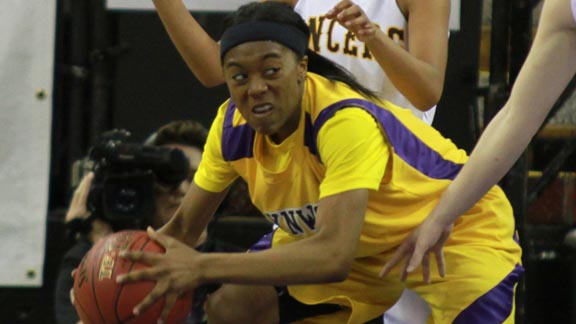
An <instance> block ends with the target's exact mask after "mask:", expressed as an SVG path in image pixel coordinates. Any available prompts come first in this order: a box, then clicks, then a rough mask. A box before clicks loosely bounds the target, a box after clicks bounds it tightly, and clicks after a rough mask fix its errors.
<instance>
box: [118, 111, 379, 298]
mask: <svg viewBox="0 0 576 324" xmlns="http://www.w3.org/2000/svg"><path fill="white" fill-rule="evenodd" d="M346 110H347V109H346ZM363 113H364V112H363ZM364 114H366V113H364ZM355 118H356V117H354V118H352V119H342V120H340V121H338V124H337V125H333V124H332V125H330V123H331V122H332V121H329V122H327V123H326V125H325V126H324V127H327V128H324V127H323V129H322V130H321V131H320V134H319V140H318V141H319V145H318V148H319V151H320V152H321V155H322V159H323V161H324V163H325V164H326V166H327V173H326V178H325V181H327V183H324V182H325V181H324V182H323V183H322V185H321V198H320V200H319V202H318V209H317V216H316V232H315V233H314V234H312V235H310V236H309V237H307V238H304V239H302V240H300V241H297V242H294V243H291V244H285V245H281V246H278V247H274V248H272V249H269V250H265V251H260V252H254V253H205V254H201V253H195V252H194V251H191V250H190V249H189V248H187V247H186V246H185V245H183V244H182V243H180V242H178V241H176V240H174V239H173V238H170V237H166V236H163V235H158V234H154V233H152V234H151V236H152V237H153V238H154V239H156V240H158V241H159V242H160V243H161V244H162V245H164V246H165V247H166V249H167V252H166V254H165V255H153V254H141V253H137V252H132V253H130V258H131V259H133V260H135V261H141V262H145V263H147V264H149V265H153V266H154V267H152V268H148V269H146V270H142V271H139V272H133V273H131V274H128V275H127V276H125V277H123V279H122V281H134V280H150V279H151V280H157V284H156V288H155V291H154V292H153V293H152V294H151V295H150V296H148V297H147V298H146V299H145V301H144V302H143V303H142V304H141V305H140V306H139V307H146V306H148V305H150V304H151V303H153V302H154V301H155V300H156V299H158V298H160V297H161V296H163V295H166V294H168V295H174V294H179V293H181V292H183V291H187V290H190V289H194V288H195V287H197V286H198V285H200V284H203V283H210V282H220V283H235V284H258V285H286V284H306V283H327V282H334V281H341V280H344V279H345V278H346V276H347V275H348V272H349V270H350V266H351V264H352V261H353V259H354V255H355V252H356V248H357V244H358V240H359V237H360V233H361V231H362V227H363V225H364V214H365V212H366V207H367V203H368V194H369V190H375V189H377V188H378V186H379V184H380V179H381V177H382V176H383V174H384V170H385V166H386V163H387V162H386V161H387V159H385V158H382V156H385V153H386V152H385V147H384V145H383V144H382V143H383V138H382V136H381V133H380V130H379V129H378V127H377V126H376V123H375V121H374V120H373V119H372V117H370V116H363V117H362V118H361V119H360V121H358V119H355ZM333 119H335V118H333ZM367 123H368V124H367ZM366 130H368V131H366ZM344 134H346V135H344ZM323 138H330V140H326V141H324V140H323ZM335 143H337V144H335ZM367 156H369V158H366V157H367ZM375 157H378V158H375ZM340 166H342V167H340ZM351 171H352V172H351ZM351 174H353V175H354V176H351ZM367 174H369V175H371V176H368V178H369V179H368V180H367V179H366V178H367ZM342 175H344V176H348V177H347V178H346V179H345V180H338V179H339V178H340V177H341V176H342ZM348 180H351V181H348Z"/></svg>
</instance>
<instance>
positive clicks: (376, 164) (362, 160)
mask: <svg viewBox="0 0 576 324" xmlns="http://www.w3.org/2000/svg"><path fill="white" fill-rule="evenodd" d="M317 144H318V150H319V153H320V156H321V158H322V162H323V163H324V165H325V166H326V175H325V178H324V180H323V181H322V183H321V184H320V198H323V197H326V196H330V195H334V194H337V193H341V192H344V191H348V190H353V189H371V190H378V188H379V187H380V183H381V181H382V177H383V176H384V172H385V170H386V166H387V164H388V162H389V159H390V148H389V145H388V143H387V141H386V139H385V136H384V134H383V132H382V131H381V130H380V128H379V126H378V124H377V122H376V120H375V119H374V118H373V117H372V115H370V114H369V113H368V112H366V111H364V110H363V109H361V108H345V109H341V110H339V111H338V112H336V113H335V114H334V116H333V117H332V118H330V119H329V120H328V121H327V122H326V123H325V124H324V125H323V126H322V128H321V129H320V132H319V133H318V139H317Z"/></svg>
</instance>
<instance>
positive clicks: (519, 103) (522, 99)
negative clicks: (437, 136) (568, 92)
mask: <svg viewBox="0 0 576 324" xmlns="http://www.w3.org/2000/svg"><path fill="white" fill-rule="evenodd" d="M574 57H576V23H575V22H574V18H573V17H572V11H571V9H570V1H569V0H549V1H546V2H545V3H544V7H543V9H542V14H541V19H540V23H539V27H538V32H537V34H536V38H535V40H534V43H533V45H532V48H531V50H530V52H529V54H528V57H527V59H526V61H525V63H524V65H523V66H522V69H521V70H520V73H519V74H518V78H517V79H516V82H515V84H514V86H513V88H512V92H511V94H510V98H509V99H508V101H507V103H506V104H505V106H504V107H503V108H502V109H501V110H500V111H499V112H498V114H496V116H495V117H494V119H493V120H492V121H491V122H490V124H489V125H488V127H487V128H486V129H485V131H484V133H483V134H482V136H481V137H480V140H479V141H478V143H477V144H476V147H475V148H474V150H473V152H472V154H471V156H470V159H469V160H468V162H467V163H466V164H465V165H464V167H463V168H462V170H461V171H460V173H459V174H458V176H457V177H456V179H455V180H454V181H453V183H452V184H451V185H450V186H449V187H448V188H447V189H446V191H445V192H444V194H443V195H442V198H441V199H440V201H439V203H438V205H437V206H436V208H435V209H434V210H433V211H432V213H431V214H430V215H429V216H428V217H427V218H426V220H425V221H424V222H423V224H421V225H420V226H419V228H417V229H416V231H415V233H416V234H414V233H413V234H412V235H411V236H409V237H408V239H406V241H404V243H403V247H402V248H401V249H399V250H398V251H399V252H398V253H397V254H396V256H395V257H394V258H393V261H392V262H391V263H389V264H387V265H386V267H385V271H384V272H385V273H386V272H387V271H389V270H390V268H391V267H392V266H393V265H394V264H396V263H398V262H399V261H400V260H402V259H404V258H406V259H408V260H410V262H409V263H410V267H408V269H407V270H408V271H410V270H413V269H414V268H415V267H417V266H418V265H420V263H421V262H422V259H423V258H427V254H428V253H429V252H434V253H441V248H442V243H443V242H441V239H440V238H439V235H440V233H441V232H442V228H446V227H447V226H450V224H452V223H453V222H454V221H455V220H456V219H457V218H458V217H459V216H460V215H462V214H463V213H464V212H466V211H467V210H468V209H470V208H471V207H472V206H473V205H474V204H475V203H476V202H477V201H478V200H480V198H482V196H483V195H485V194H486V192H487V191H488V190H489V189H490V188H491V187H492V186H494V185H495V184H496V183H497V182H498V181H499V180H500V179H501V178H502V177H503V176H504V175H505V174H506V172H508V170H510V168H511V167H512V165H513V164H514V162H515V161H516V160H517V159H518V157H519V156H520V154H522V152H523V151H524V149H525V148H526V146H527V145H528V143H529V142H530V140H531V139H532V137H533V136H534V134H536V132H537V131H538V129H539V127H540V126H541V125H542V123H543V122H544V119H545V118H546V116H547V115H548V113H549V112H550V109H551V108H552V106H553V105H554V103H555V102H556V100H557V99H558V97H559V96H560V94H561V93H562V91H563V90H564V89H565V88H566V86H567V84H568V83H569V82H570V80H571V79H572V77H573V76H574V74H575V73H576V60H575V59H574ZM438 243H440V244H438Z"/></svg>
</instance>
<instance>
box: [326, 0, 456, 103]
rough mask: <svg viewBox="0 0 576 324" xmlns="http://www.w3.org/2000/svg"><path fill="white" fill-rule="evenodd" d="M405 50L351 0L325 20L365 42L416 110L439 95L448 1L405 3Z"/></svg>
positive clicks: (338, 5) (339, 4)
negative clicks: (334, 22)
mask: <svg viewBox="0 0 576 324" xmlns="http://www.w3.org/2000/svg"><path fill="white" fill-rule="evenodd" d="M399 3H402V4H403V5H404V8H403V9H404V10H405V12H406V14H407V16H408V17H407V19H408V29H407V30H408V31H409V35H407V37H405V39H409V49H408V50H406V49H404V48H402V47H400V46H398V45H397V44H396V43H395V42H394V41H392V39H390V37H388V35H386V34H385V32H384V31H382V30H381V29H380V28H379V27H378V26H377V25H376V24H375V23H374V22H372V21H370V20H369V18H368V17H367V16H366V13H365V12H364V11H363V10H362V8H360V7H359V6H358V5H356V4H355V3H354V2H352V1H351V0H342V1H340V2H339V3H338V4H337V5H336V6H335V7H334V8H333V9H332V10H331V11H330V12H329V13H327V15H326V17H328V18H330V19H336V20H337V21H338V22H339V23H340V24H341V25H342V26H344V27H345V28H348V29H349V30H350V31H352V32H353V33H354V34H355V35H356V37H357V38H358V39H359V40H360V41H362V42H365V43H366V45H367V46H368V48H369V49H370V52H371V53H372V55H373V56H374V58H375V59H376V61H378V64H380V66H381V67H382V69H383V70H384V72H385V73H386V75H387V76H388V77H389V78H390V80H391V81H392V83H393V84H394V86H395V87H396V88H397V89H398V90H399V91H400V92H401V93H402V94H403V95H404V96H405V97H406V98H407V99H408V100H409V101H410V102H411V103H412V104H413V105H414V106H415V107H416V108H418V109H419V110H421V111H426V110H428V109H430V108H431V107H433V106H434V105H436V104H437V103H438V101H439V100H440V96H441V95H442V90H443V87H444V76H445V71H446V61H447V57H448V22H449V16H450V1H449V0H434V1H431V0H405V1H403V2H402V1H399Z"/></svg>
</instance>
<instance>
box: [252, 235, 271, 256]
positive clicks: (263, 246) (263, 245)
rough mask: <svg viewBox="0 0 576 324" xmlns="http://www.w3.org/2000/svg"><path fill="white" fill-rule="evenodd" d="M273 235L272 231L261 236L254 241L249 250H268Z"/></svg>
mask: <svg viewBox="0 0 576 324" xmlns="http://www.w3.org/2000/svg"><path fill="white" fill-rule="evenodd" d="M273 236H274V231H272V232H270V233H268V234H266V235H264V236H262V237H261V238H260V239H259V240H258V242H256V243H254V245H252V246H251V247H250V249H248V251H249V252H258V251H264V250H268V249H270V248H271V247H272V237H273Z"/></svg>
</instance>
